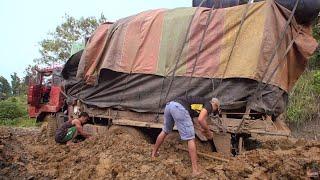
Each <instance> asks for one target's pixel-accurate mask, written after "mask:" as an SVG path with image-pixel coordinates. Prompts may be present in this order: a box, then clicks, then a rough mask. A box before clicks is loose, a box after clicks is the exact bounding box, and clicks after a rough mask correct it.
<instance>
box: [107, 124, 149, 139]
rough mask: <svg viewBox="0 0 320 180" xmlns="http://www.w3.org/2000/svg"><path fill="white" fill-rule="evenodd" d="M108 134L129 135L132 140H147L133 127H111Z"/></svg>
mask: <svg viewBox="0 0 320 180" xmlns="http://www.w3.org/2000/svg"><path fill="white" fill-rule="evenodd" d="M108 133H111V134H117V133H127V134H129V135H131V136H132V137H133V138H134V139H144V140H147V139H146V137H145V135H144V134H143V133H142V132H141V131H140V130H139V129H138V128H135V127H128V126H117V125H112V126H111V127H110V128H109V129H108Z"/></svg>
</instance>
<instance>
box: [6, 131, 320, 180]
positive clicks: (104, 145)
mask: <svg viewBox="0 0 320 180" xmlns="http://www.w3.org/2000/svg"><path fill="white" fill-rule="evenodd" d="M177 144H181V143H180V142H177V139H176V138H172V139H171V140H170V141H167V142H166V143H165V144H164V146H163V147H162V149H161V151H160V157H159V158H158V159H156V160H151V159H150V152H151V145H150V144H149V143H148V142H147V141H144V140H143V138H136V137H135V138H133V137H132V135H130V134H128V133H124V132H121V131H119V132H116V133H112V134H109V135H106V136H97V137H94V138H91V139H89V140H86V141H84V142H82V143H79V144H77V145H76V146H72V147H69V146H65V145H58V144H55V143H54V142H52V140H47V139H46V138H44V137H43V136H42V135H41V133H40V130H39V129H22V128H4V127H2V128H0V179H54V178H58V179H190V172H191V168H190V167H191V165H190V160H189V157H188V154H187V152H185V151H181V150H179V149H177V148H176V145H177ZM184 145H185V144H184ZM199 151H204V149H200V150H199ZM207 153H208V152H207ZM199 162H200V165H201V166H202V168H203V171H204V174H203V175H202V176H201V177H200V178H201V179H214V178H219V179H245V178H252V179H306V178H307V176H306V175H307V174H306V173H307V169H310V168H314V169H317V168H319V165H320V142H306V141H302V140H298V141H297V140H277V141H270V140H268V139H266V140H264V143H263V144H262V146H261V148H260V149H257V150H252V151H247V152H245V153H244V154H242V155H240V156H237V157H234V158H231V159H230V162H228V163H224V162H219V161H215V160H213V159H208V158H203V157H200V158H199Z"/></svg>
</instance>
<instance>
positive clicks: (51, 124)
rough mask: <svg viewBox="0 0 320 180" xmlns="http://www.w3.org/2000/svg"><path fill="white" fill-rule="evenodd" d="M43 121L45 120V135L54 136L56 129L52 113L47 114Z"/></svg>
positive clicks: (55, 121)
mask: <svg viewBox="0 0 320 180" xmlns="http://www.w3.org/2000/svg"><path fill="white" fill-rule="evenodd" d="M44 121H45V122H47V137H48V138H51V137H54V135H55V132H56V129H57V127H58V126H57V120H56V118H55V116H54V115H51V114H48V115H47V116H46V117H45V118H44Z"/></svg>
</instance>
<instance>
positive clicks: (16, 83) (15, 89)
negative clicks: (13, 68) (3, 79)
mask: <svg viewBox="0 0 320 180" xmlns="http://www.w3.org/2000/svg"><path fill="white" fill-rule="evenodd" d="M11 89H12V95H14V96H17V95H20V93H21V80H20V78H19V77H18V75H17V73H16V72H14V73H13V74H12V75H11Z"/></svg>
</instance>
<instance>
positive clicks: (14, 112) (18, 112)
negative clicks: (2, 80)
mask: <svg viewBox="0 0 320 180" xmlns="http://www.w3.org/2000/svg"><path fill="white" fill-rule="evenodd" d="M22 115H23V109H22V108H21V107H19V106H18V104H17V103H16V102H12V101H0V119H5V120H6V119H7V120H10V119H14V118H18V117H21V116H22Z"/></svg>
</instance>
